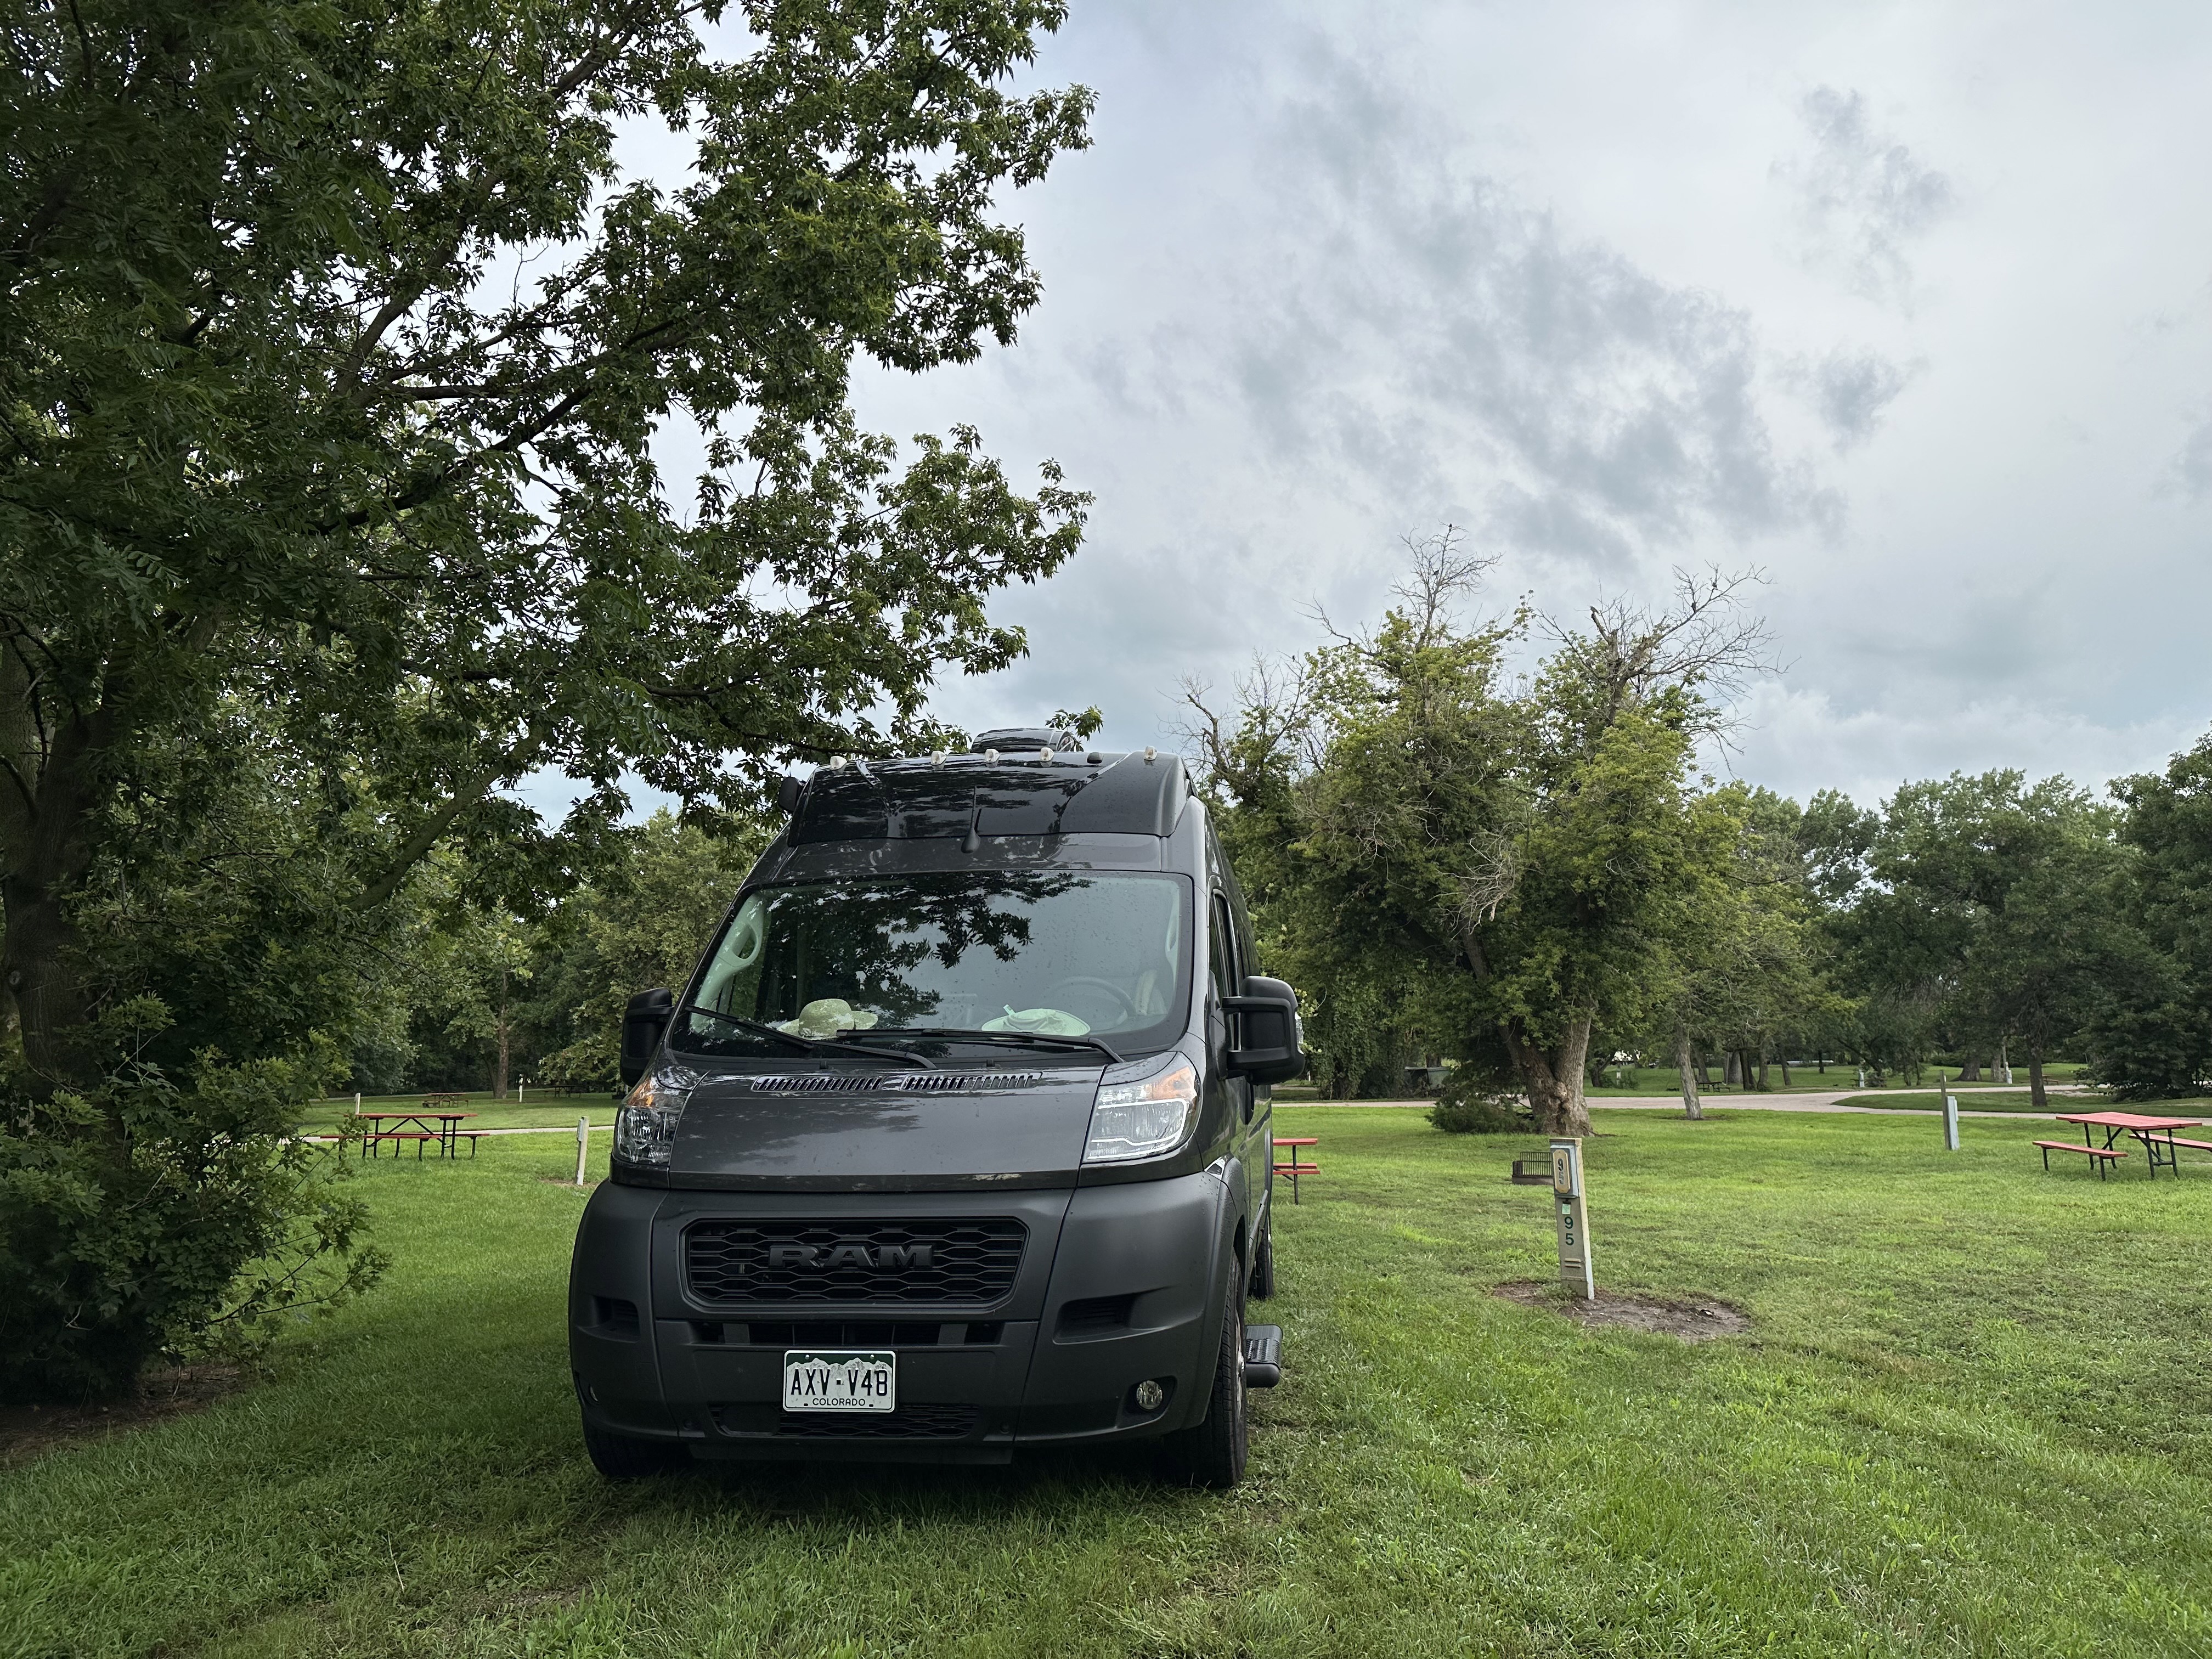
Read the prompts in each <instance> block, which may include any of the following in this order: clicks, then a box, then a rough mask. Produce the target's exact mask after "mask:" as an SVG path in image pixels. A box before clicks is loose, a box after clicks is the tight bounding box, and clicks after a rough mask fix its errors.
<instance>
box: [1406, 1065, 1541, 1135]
mask: <svg viewBox="0 0 2212 1659" xmlns="http://www.w3.org/2000/svg"><path fill="white" fill-rule="evenodd" d="M1467 1073H1468V1067H1466V1066H1462V1067H1460V1068H1459V1069H1458V1070H1457V1071H1455V1072H1454V1073H1452V1075H1451V1076H1450V1077H1449V1078H1448V1079H1445V1082H1444V1086H1443V1092H1442V1093H1440V1094H1439V1095H1438V1096H1437V1103H1436V1104H1435V1105H1433V1106H1431V1107H1430V1108H1429V1121H1430V1122H1431V1123H1432V1124H1434V1125H1435V1126H1436V1127H1437V1128H1439V1129H1442V1130H1443V1132H1444V1133H1446V1134H1454V1135H1510V1134H1523V1133H1527V1132H1528V1129H1529V1128H1530V1127H1531V1126H1532V1125H1533V1124H1534V1121H1535V1115H1534V1113H1533V1112H1531V1111H1530V1110H1529V1109H1528V1097H1527V1096H1525V1095H1522V1094H1520V1093H1517V1092H1516V1091H1513V1090H1511V1089H1510V1088H1509V1087H1507V1086H1506V1085H1504V1084H1502V1083H1499V1082H1498V1081H1497V1080H1495V1079H1485V1078H1479V1077H1470V1076H1468V1075H1467Z"/></svg>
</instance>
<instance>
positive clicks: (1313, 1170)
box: [1275, 1135, 1321, 1204]
mask: <svg viewBox="0 0 2212 1659" xmlns="http://www.w3.org/2000/svg"><path fill="white" fill-rule="evenodd" d="M1320 1145H1321V1137H1320V1136H1319V1135H1277V1136H1276V1137H1275V1149H1276V1150H1277V1151H1278V1152H1279V1151H1281V1150H1282V1149H1283V1148H1284V1147H1285V1146H1287V1147H1289V1148H1290V1149H1291V1161H1290V1162H1289V1163H1287V1164H1285V1163H1284V1162H1283V1161H1282V1160H1281V1159H1280V1158H1278V1159H1276V1160H1275V1173H1276V1174H1277V1175H1279V1176H1290V1178H1291V1203H1293V1204H1295V1203H1297V1201H1298V1177H1299V1176H1310V1175H1319V1174H1320V1173H1321V1165H1320V1164H1304V1163H1301V1162H1300V1161H1299V1159H1300V1158H1301V1156H1302V1155H1301V1154H1300V1152H1298V1148H1299V1147H1301V1146H1320Z"/></svg>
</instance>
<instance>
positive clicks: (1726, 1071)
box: [1721, 1048, 1743, 1089]
mask: <svg viewBox="0 0 2212 1659" xmlns="http://www.w3.org/2000/svg"><path fill="white" fill-rule="evenodd" d="M1726 1052H1727V1058H1726V1059H1725V1060H1723V1062H1722V1065H1721V1082H1722V1084H1723V1085H1724V1086H1725V1087H1728V1088H1730V1089H1734V1088H1738V1087H1740V1086H1741V1085H1742V1083H1743V1068H1742V1065H1741V1059H1740V1056H1739V1054H1738V1051H1737V1050H1735V1049H1734V1048H1730V1049H1729V1050H1727V1051H1726Z"/></svg>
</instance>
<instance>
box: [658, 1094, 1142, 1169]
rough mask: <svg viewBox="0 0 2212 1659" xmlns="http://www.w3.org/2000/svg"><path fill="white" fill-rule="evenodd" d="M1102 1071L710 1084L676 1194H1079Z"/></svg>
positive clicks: (678, 1151) (681, 1153) (685, 1133)
mask: <svg viewBox="0 0 2212 1659" xmlns="http://www.w3.org/2000/svg"><path fill="white" fill-rule="evenodd" d="M1102 1074H1103V1067H1099V1066H1050V1067H1037V1068H1035V1069H1022V1068H1016V1067H1000V1068H996V1069H994V1068H988V1067H955V1066H948V1067H946V1068H945V1069H942V1070H937V1071H927V1072H924V1071H915V1072H854V1073H830V1072H798V1073H765V1074H753V1075H747V1076H737V1077H732V1076H719V1077H708V1078H706V1079H702V1081H701V1082H700V1083H699V1084H698V1085H697V1086H696V1088H694V1089H693V1090H692V1091H691V1097H690V1101H689V1102H688V1103H686V1104H685V1106H684V1116H683V1118H682V1120H681V1121H679V1122H678V1126H677V1131H676V1141H675V1145H674V1146H672V1147H671V1148H670V1154H671V1156H670V1159H669V1167H668V1178H669V1184H670V1185H671V1186H678V1187H708V1188H729V1189H742V1190H753V1191H759V1190H778V1189H781V1190H797V1191H806V1192H928V1191H950V1190H957V1189H961V1188H977V1187H981V1188H1010V1187H1065V1186H1072V1185H1073V1184H1074V1180H1075V1176H1076V1173H1077V1171H1078V1170H1079V1169H1080V1168H1081V1166H1082V1163H1083V1146H1084V1142H1085V1139H1087V1138H1088V1136H1089V1134H1090V1132H1091V1103H1092V1101H1094V1100H1095V1099H1096V1098H1097V1093H1098V1079H1099V1078H1100V1076H1101V1075H1102Z"/></svg>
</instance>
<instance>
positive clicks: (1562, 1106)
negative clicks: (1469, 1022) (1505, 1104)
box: [1500, 1014, 1590, 1135]
mask: <svg viewBox="0 0 2212 1659" xmlns="http://www.w3.org/2000/svg"><path fill="white" fill-rule="evenodd" d="M1500 1029H1501V1030H1503V1032H1504V1036H1505V1048H1506V1051H1507V1052H1508V1053H1509V1054H1511V1055H1512V1056H1513V1065H1514V1069H1516V1071H1518V1072H1519V1073H1521V1081H1522V1086H1523V1087H1525V1088H1526V1089H1527V1090H1528V1104H1529V1105H1530V1106H1531V1107H1532V1108H1534V1110H1535V1115H1536V1129H1537V1132H1538V1133H1541V1134H1547V1135H1586V1134H1588V1133H1589V1132H1590V1121H1589V1103H1588V1102H1587V1101H1586V1100H1585V1099H1584V1098H1583V1060H1585V1058H1586V1057H1587V1056H1588V1055H1589V1037H1590V1020H1589V1015H1587V1014H1585V1015H1583V1016H1582V1017H1580V1018H1577V1019H1573V1020H1571V1021H1570V1022H1569V1023H1568V1025H1567V1032H1566V1036H1565V1038H1564V1039H1563V1040H1562V1041H1561V1042H1559V1044H1558V1045H1557V1046H1556V1047H1555V1048H1551V1049H1549V1050H1546V1049H1543V1048H1538V1047H1537V1046H1536V1045H1535V1044H1534V1043H1533V1042H1529V1041H1528V1038H1527V1037H1526V1036H1524V1035H1523V1034H1522V1030H1521V1029H1520V1022H1519V1021H1518V1020H1507V1021H1506V1022H1505V1024H1504V1025H1503V1026H1502V1027H1501V1028H1500Z"/></svg>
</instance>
